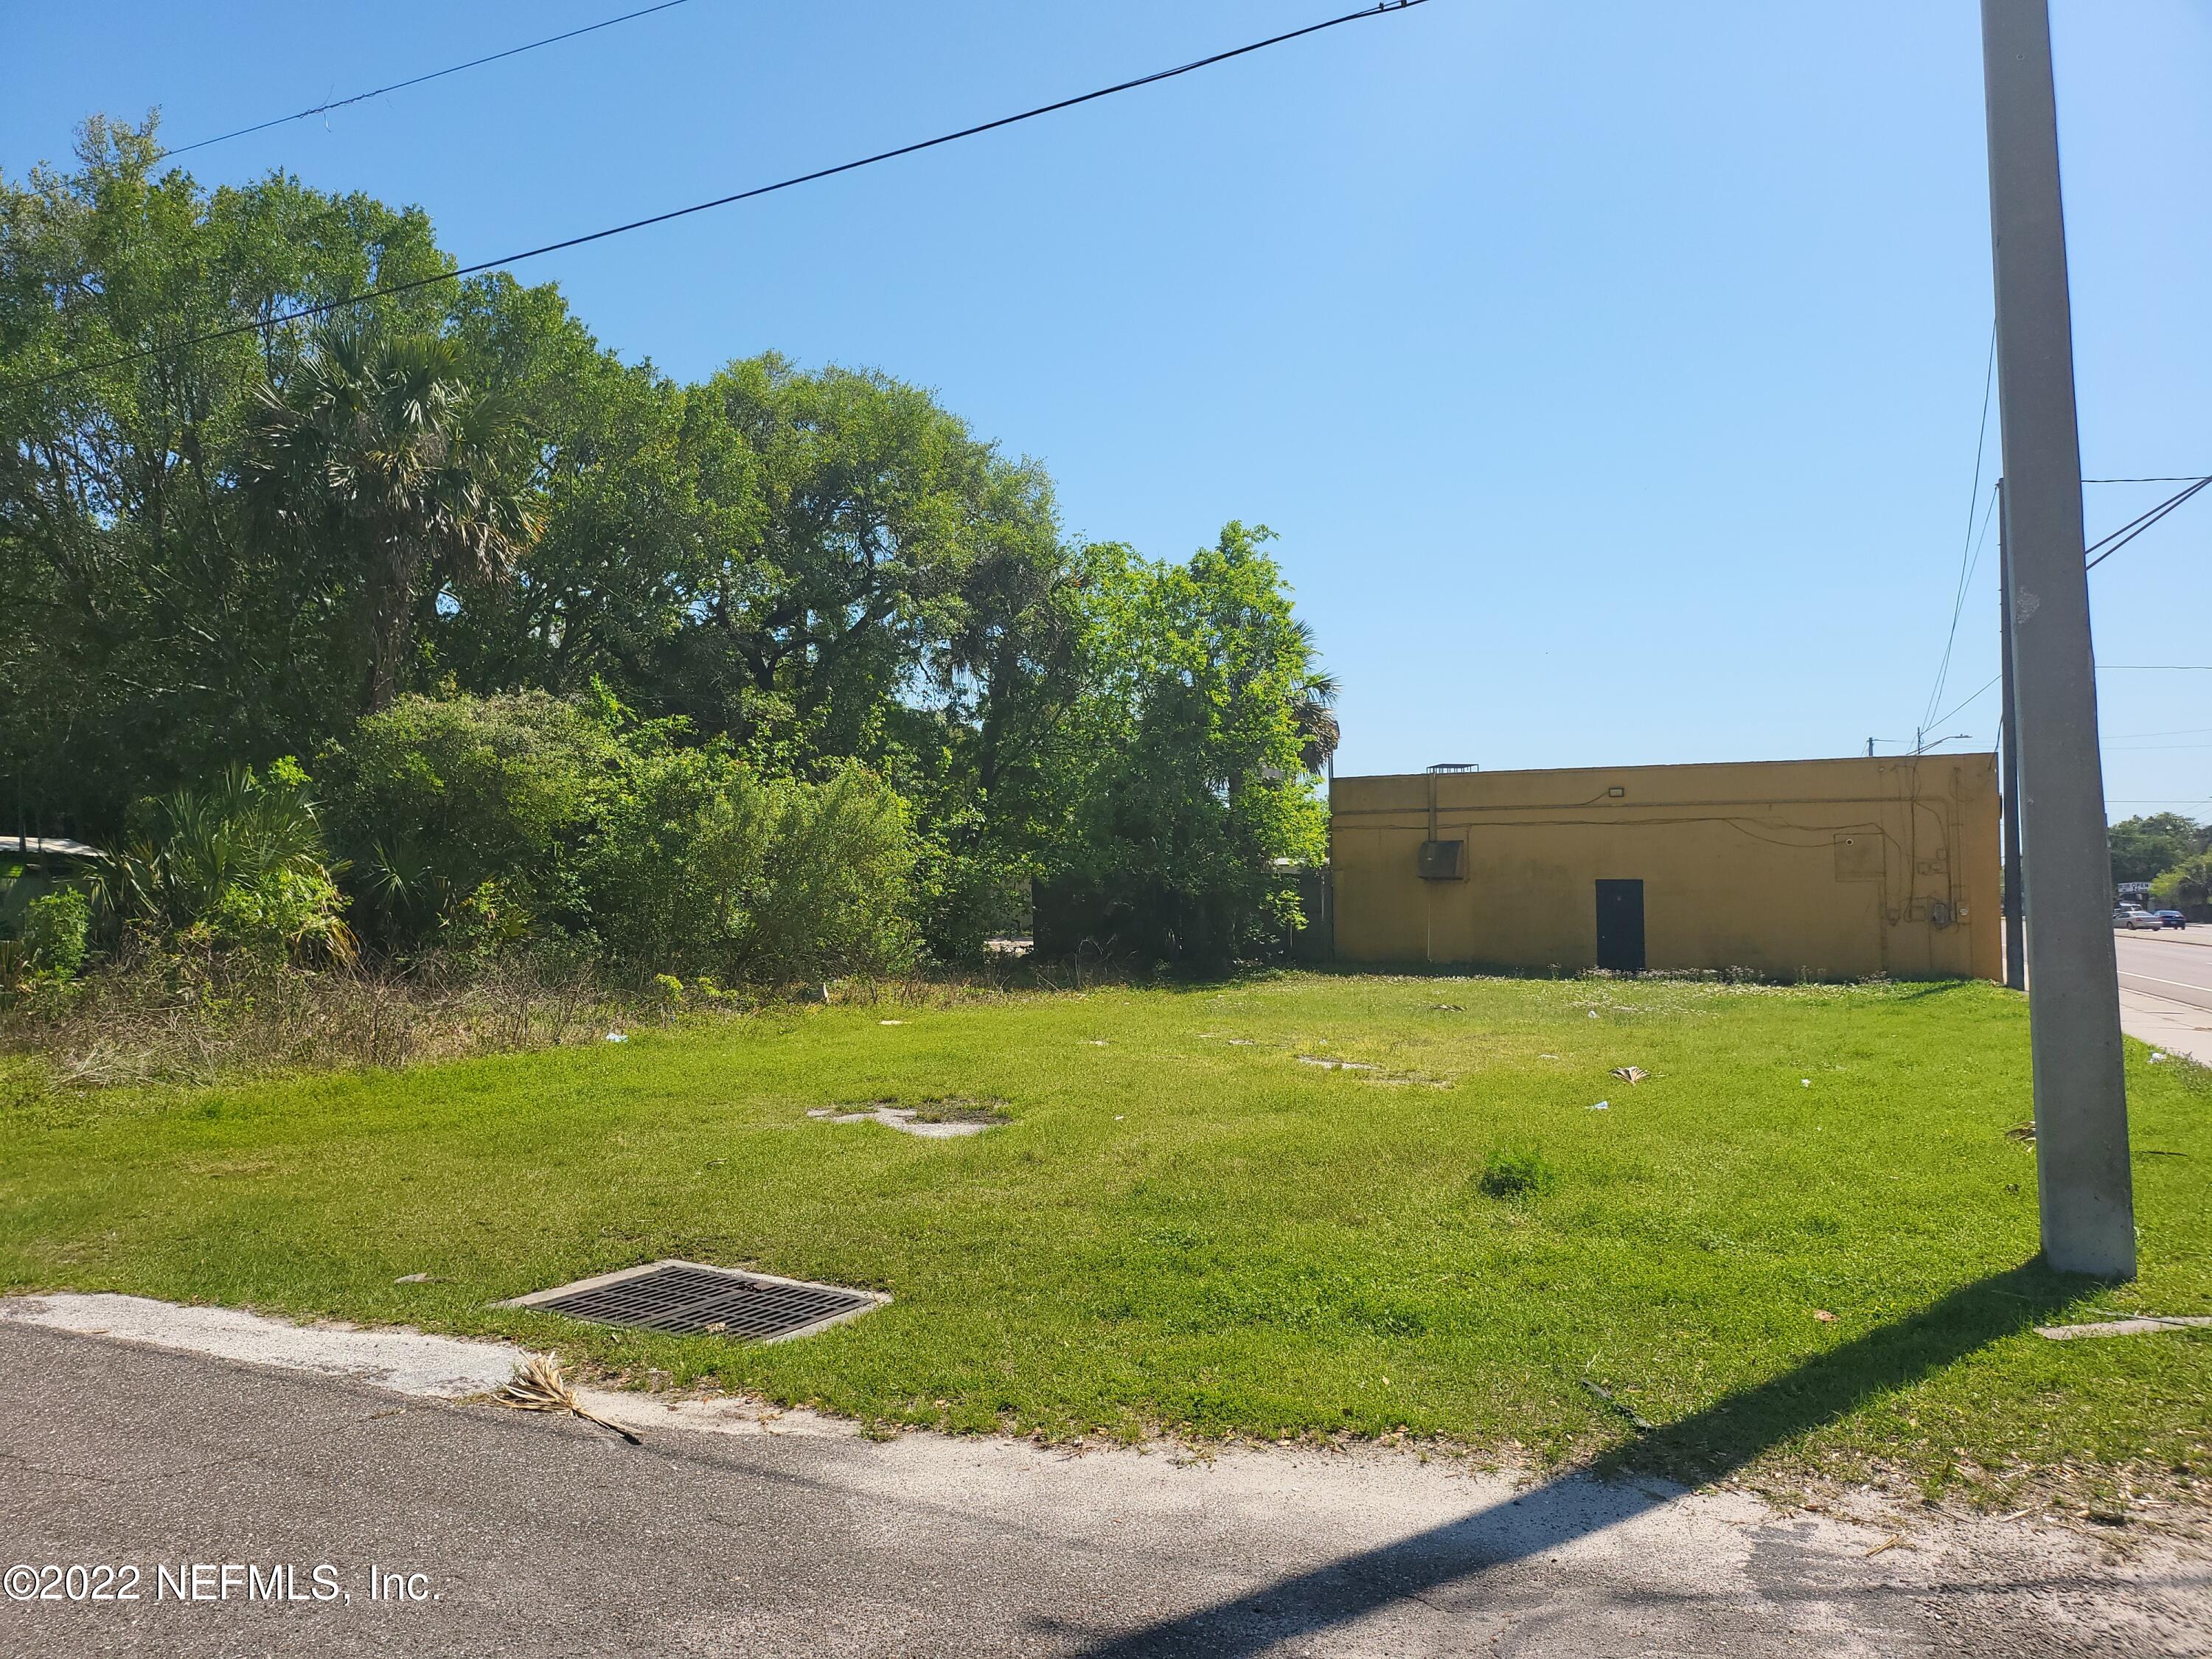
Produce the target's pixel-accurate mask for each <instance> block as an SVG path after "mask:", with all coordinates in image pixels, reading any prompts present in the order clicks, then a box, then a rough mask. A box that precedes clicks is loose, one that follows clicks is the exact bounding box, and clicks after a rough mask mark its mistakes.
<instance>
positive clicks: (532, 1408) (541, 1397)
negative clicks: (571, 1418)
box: [491, 1353, 643, 1446]
mask: <svg viewBox="0 0 2212 1659" xmlns="http://www.w3.org/2000/svg"><path fill="white" fill-rule="evenodd" d="M491 1397H492V1398H493V1399H494V1400H495V1401H498V1402H499V1403H500V1404H501V1405H502V1406H512V1407H514V1408H515V1409H516V1410H517V1411H523V1412H569V1413H574V1415H576V1416H578V1417H580V1418H582V1419H584V1421H586V1423H596V1424H598V1425H599V1426H600V1427H601V1428H603V1429H612V1430H613V1431H615V1432H616V1433H617V1434H618V1435H620V1436H621V1437H623V1439H625V1440H627V1441H629V1443H630V1444H631V1445H633V1446H636V1445H642V1444H643V1442H642V1441H641V1440H640V1439H639V1438H638V1437H636V1436H635V1435H634V1434H632V1433H631V1432H630V1431H629V1430H628V1429H626V1428H624V1427H623V1425H621V1424H619V1423H610V1422H608V1421H607V1419H605V1418H604V1417H594V1416H592V1413H589V1412H587V1411H586V1410H585V1409H584V1408H583V1407H582V1406H580V1405H579V1404H578V1403H577V1401H576V1391H575V1390H574V1389H571V1388H570V1387H569V1386H568V1383H567V1381H566V1380H565V1379H564V1378H563V1377H562V1375H561V1365H560V1362H559V1361H558V1360H556V1359H555V1358H553V1356H552V1355H551V1354H550V1353H533V1354H531V1355H529V1356H528V1357H527V1358H525V1359H524V1360H523V1362H522V1363H521V1364H519V1365H517V1366H516V1367H515V1368H514V1375H513V1376H510V1377H509V1378H507V1381H506V1382H504V1383H501V1384H500V1385H499V1387H497V1388H496V1389H493V1390H492V1395H491Z"/></svg>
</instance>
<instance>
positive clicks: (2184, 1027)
mask: <svg viewBox="0 0 2212 1659" xmlns="http://www.w3.org/2000/svg"><path fill="white" fill-rule="evenodd" d="M2112 945H2113V948H2114V950H2115V951H2117V952H2118V957H2119V964H2120V1024H2121V1025H2122V1026H2123V1028H2124V1029H2125V1030H2126V1031H2127V1033H2128V1035H2129V1036H2136V1037H2141V1038H2142V1040H2143V1041H2144V1042H2148V1043H2149V1044H2151V1045H2152V1046H2153V1047H2154V1048H2162V1049H2164V1050H2166V1052H2167V1053H2168V1054H2186V1055H2188V1056H2189V1057H2190V1058H2191V1059H2192V1060H2201V1061H2202V1062H2203V1063H2204V1064H2205V1065H2208V1066H2212V927H2191V928H2188V929H2185V930H2179V931H2169V932H2160V933H2116V934H2114V935H2113V937H2112Z"/></svg>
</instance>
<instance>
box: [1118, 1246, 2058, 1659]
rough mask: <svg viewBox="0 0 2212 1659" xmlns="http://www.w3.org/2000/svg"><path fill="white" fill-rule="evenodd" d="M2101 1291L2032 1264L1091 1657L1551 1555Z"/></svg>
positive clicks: (1322, 1609)
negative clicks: (1470, 1507)
mask: <svg viewBox="0 0 2212 1659" xmlns="http://www.w3.org/2000/svg"><path fill="white" fill-rule="evenodd" d="M2096 1288H2099V1287H2098V1286H2096V1285H2093V1283H2092V1281H2088V1280H2084V1279H2070V1278H2067V1277H2064V1276H2062V1275H2060V1274H2057V1273H2051V1271H2049V1270H2048V1269H2046V1268H2045V1267H2042V1266H2040V1265H2039V1263H2034V1262H2031V1263H2027V1264H2025V1265H2023V1266H2021V1267H2015V1268H2013V1269H2011V1270H2010V1271H2008V1272H2006V1273H1996V1274H1992V1275H1991V1276H1990V1277H1989V1278H1986V1279H1978V1280H1977V1281H1976V1282H1974V1283H1973V1284H1972V1285H1962V1286H1960V1288H1959V1289H1957V1290H1955V1291H1952V1292H1951V1293H1950V1294H1949V1295H1948V1296H1945V1297H1942V1299H1940V1300H1939V1301H1936V1302H1935V1303H1932V1304H1929V1306H1928V1307H1926V1308H1923V1310H1920V1311H1919V1312H1918V1313H1916V1314H1913V1315H1911V1316H1909V1317H1907V1318H1905V1319H1901V1320H1899V1321H1897V1322H1895V1323H1894V1324H1890V1325H1885V1326H1883V1327H1882V1328H1880V1329H1879V1330H1875V1331H1869V1333H1868V1334H1866V1335H1864V1336H1862V1337H1857V1338H1855V1339H1853V1340H1850V1341H1849V1342H1845V1343H1843V1344H1841V1345H1839V1346H1836V1347H1834V1348H1831V1349H1829V1350H1828V1351H1826V1352H1824V1353H1820V1354H1816V1355H1814V1357H1813V1358H1810V1359H1808V1360H1806V1361H1805V1362H1804V1363H1803V1364H1800V1365H1798V1366H1796V1367H1795V1368H1794V1369H1792V1370H1788V1371H1785V1372H1784V1373H1783V1374H1782V1375H1781V1376H1777V1377H1774V1378H1773V1379H1771V1381H1769V1382H1765V1383H1759V1384H1758V1385H1757V1386H1755V1387H1753V1388H1749V1389H1743V1390H1741V1392H1739V1393H1736V1394H1733V1395H1729V1396H1728V1397H1727V1398H1726V1399H1724V1400H1720V1401H1716V1402H1715V1403H1714V1404H1712V1405H1711V1406H1708V1407H1705V1409H1704V1410H1703V1411H1700V1412H1695V1413H1692V1414H1691V1415H1690V1416H1688V1417H1686V1418H1683V1419H1680V1420H1679V1421H1677V1422H1674V1423H1668V1424H1663V1425H1659V1426H1657V1427H1655V1428H1651V1429H1647V1430H1641V1431H1638V1432H1637V1434H1636V1435H1635V1437H1634V1438H1632V1440H1630V1441H1628V1442H1627V1443H1625V1444H1624V1445H1622V1446H1620V1447H1619V1448H1618V1449H1615V1450H1613V1452H1611V1453H1609V1454H1607V1455H1606V1456H1605V1457H1603V1458H1602V1459H1601V1460H1600V1461H1599V1462H1597V1464H1596V1465H1595V1467H1593V1468H1587V1469H1580V1470H1577V1471H1575V1472H1573V1473H1571V1474H1563V1475H1559V1476H1558V1477H1556V1478H1555V1479H1553V1480H1550V1481H1547V1483H1545V1484H1544V1485H1543V1486H1538V1487H1536V1488H1534V1489H1533V1490H1532V1491H1529V1492H1523V1493H1522V1494H1521V1496H1519V1497H1517V1498H1511V1499H1510V1500H1508V1501H1507V1502H1505V1503H1502V1504H1492V1506H1491V1507H1490V1508H1488V1509H1486V1510H1481V1511H1480V1512H1479V1513H1477V1514H1474V1515H1471V1516H1467V1517H1466V1518H1465V1519H1463V1520H1460V1521H1455V1522H1450V1523H1449V1524H1447V1525H1444V1526H1441V1527H1433V1528H1430V1529H1429V1530H1428V1531H1426V1532H1423V1533H1419V1534H1415V1535H1414V1536H1413V1537H1411V1538H1408V1539H1405V1540H1403V1541H1400V1542H1398V1543H1395V1544H1390V1545H1386V1546H1384V1547H1382V1548H1379V1549H1372V1550H1366V1551H1363V1552H1361V1553H1358V1554H1356V1555H1349V1556H1346V1557H1344V1558H1342V1559H1339V1560H1336V1561H1332V1562H1330V1563H1329V1564H1328V1565H1326V1566H1322V1567H1318V1568H1316V1569H1314V1570H1313V1571H1310V1572H1304V1573H1300V1574H1297V1575H1296V1576H1294V1577H1289V1578H1284V1579H1279V1580H1278V1581H1276V1582H1275V1583H1272V1584H1268V1585H1267V1586H1265V1587H1264V1588H1263V1589H1258V1590H1255V1591H1253V1592H1250V1593H1249V1594H1245V1595H1239V1596H1237V1597H1236V1598H1235V1599H1234V1600H1232V1601H1222V1602H1218V1603H1216V1604H1215V1605H1213V1606H1212V1607H1200V1608H1198V1609H1196V1610H1194V1611H1193V1612H1190V1613H1184V1614H1182V1615H1181V1616H1179V1617H1177V1618H1174V1619H1170V1620H1162V1621H1160V1622H1159V1623H1157V1624H1153V1625H1150V1626H1146V1627H1145V1628H1143V1629H1141V1630H1137V1631H1132V1632H1127V1633H1126V1634H1123V1635H1121V1636H1116V1637H1111V1638H1104V1639H1103V1640H1100V1641H1098V1642H1096V1643H1094V1644H1092V1645H1091V1646H1090V1647H1088V1648H1085V1649H1084V1650H1083V1651H1084V1652H1085V1653H1086V1654H1089V1655H1091V1656H1092V1659H1138V1656H1153V1655H1164V1654H1200V1653H1202V1654H1206V1655H1222V1656H1234V1655H1238V1654H1255V1653H1259V1652H1261V1651H1262V1650H1265V1649H1267V1648H1269V1647H1272V1646H1273V1645H1274V1644H1277V1643H1279V1642H1283V1641H1286V1640H1291V1639H1294V1638H1299V1637H1304V1636H1310V1635H1313V1634H1314V1633H1316V1632H1321V1631H1325V1630H1328V1629H1329V1628H1331V1627H1332V1626H1338V1625H1341V1624H1345V1623H1347V1622H1348V1621H1350V1620H1355V1619H1358V1618H1361V1617H1363V1616H1364V1615H1365V1614H1368V1613H1373V1612H1375V1611H1376V1610H1378V1609H1380V1608H1383V1607H1388V1606H1389V1605H1390V1604H1391V1603H1393V1602H1395V1601H1402V1600H1408V1599H1412V1598H1415V1597H1418V1596H1419V1595H1422V1594H1423V1593H1424V1592H1425V1591H1428V1590H1432V1589H1438V1588H1440V1587H1442V1586H1443V1585H1446V1584H1449V1583H1452V1582H1454V1581H1455V1580H1457V1579H1461V1578H1464V1577H1469V1576H1471V1575H1473V1574H1475V1573H1478V1572H1480V1571H1484V1570H1485V1569H1486V1568H1490V1567H1495V1566H1501V1565H1509V1564H1510V1563H1512V1562H1516V1561H1519V1560H1523V1559H1527V1558H1528V1557H1531V1556H1536V1555H1541V1554H1542V1553H1545V1552H1546V1551H1548V1550H1553V1549H1557V1548H1558V1547H1560V1546H1561V1545H1563V1544H1566V1543H1569V1542H1571V1541H1574V1540H1576V1539H1577V1538H1583V1537H1588V1536H1589V1535H1591V1534H1595V1533H1598V1532H1601V1531H1603V1530H1604V1529H1605V1528H1608V1527H1613V1526H1617V1525H1619V1524H1620V1522H1625V1521H1629V1520H1632V1519H1634V1518H1635V1517H1636V1516H1639V1515H1643V1514H1644V1513H1647V1512H1648V1511H1650V1510H1655V1509H1657V1508H1659V1507H1661V1506H1662V1505H1663V1504H1667V1503H1668V1502H1669V1501H1671V1499H1672V1498H1674V1496H1675V1495H1676V1494H1675V1493H1674V1492H1668V1491H1662V1490H1656V1489H1654V1490H1646V1489H1645V1488H1644V1486H1642V1485H1638V1484H1632V1483H1631V1482H1630V1481H1629V1480H1627V1479H1626V1477H1628V1476H1630V1475H1634V1474H1647V1475H1648V1474H1659V1475H1665V1476H1670V1477H1674V1478H1680V1479H1690V1480H1717V1479H1719V1478H1721V1477H1723V1476H1725V1475H1727V1474H1731V1473H1733V1472H1734V1471H1735V1470H1737V1469H1740V1468H1742V1467H1743V1466H1744V1465H1745V1464H1747V1463H1748V1462H1751V1461H1752V1459H1753V1458H1754V1457H1756V1456H1757V1455H1759V1453H1761V1452H1763V1451H1765V1450H1767V1449H1770V1448H1771V1447H1773V1446H1777V1445H1779V1444H1781V1443H1783V1442H1784V1441H1786V1440H1788V1439H1790V1438H1791V1437H1793V1436H1796V1435H1799V1434H1802V1433H1804V1432H1805V1431H1808V1430H1811V1429H1815V1428H1818V1427H1820V1425H1823V1424H1825V1423H1829V1422H1832V1421H1833V1420H1834V1419H1837V1418H1839V1417H1842V1416H1844V1414H1845V1413H1848V1412H1850V1411H1851V1410H1852V1409H1853V1408H1855V1407H1857V1406H1859V1405H1860V1404H1862V1403H1863V1402H1864V1401H1867V1400H1869V1399H1870V1398H1873V1397H1875V1396H1877V1395H1882V1394H1885V1393H1887V1392H1889V1391H1890V1390H1892V1389H1899V1388H1903V1387H1905V1386H1907V1385H1909V1384H1911V1383H1917V1382H1918V1381H1920V1380H1921V1379H1922V1378H1923V1377H1926V1376H1929V1375H1930V1374H1931V1373H1933V1372H1936V1371H1937V1370H1942V1368H1943V1367H1944V1366H1946V1365H1948V1364H1952V1363H1953V1362H1954V1361H1955V1360H1958V1359H1960V1358H1964V1357H1965V1356H1966V1355H1967V1354H1970V1353H1972V1352H1974V1351H1975V1350H1976V1349H1978V1348H1980V1347H1983V1346H1985V1345H1987V1344H1989V1343H1991V1342H1994V1341H1996V1340H1999V1339H2001V1338H2003V1337H2007V1336H2010V1335H2013V1334H2016V1333H2018V1332H2020V1331H2023V1330H2026V1329H2027V1328H2029V1327H2030V1326H2032V1325H2035V1324H2038V1323H2041V1322H2046V1321H2048V1320H2049V1319H2050V1317H2051V1316H2052V1315H2053V1314H2055V1313H2057V1312H2058V1311H2059V1310H2062V1309H2063V1308H2065V1307H2066V1306H2067V1305H2068V1304H2070V1303H2072V1302H2075V1301H2076V1300H2078V1299H2079V1298H2080V1297H2082V1296H2083V1295H2085V1294H2089V1293H2091V1292H2092V1291H2093V1290H2094V1289H2096ZM1653 1485H1654V1487H1655V1488H1656V1482H1655V1483H1653Z"/></svg>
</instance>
